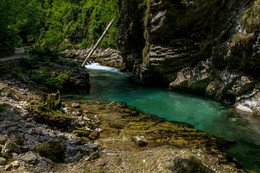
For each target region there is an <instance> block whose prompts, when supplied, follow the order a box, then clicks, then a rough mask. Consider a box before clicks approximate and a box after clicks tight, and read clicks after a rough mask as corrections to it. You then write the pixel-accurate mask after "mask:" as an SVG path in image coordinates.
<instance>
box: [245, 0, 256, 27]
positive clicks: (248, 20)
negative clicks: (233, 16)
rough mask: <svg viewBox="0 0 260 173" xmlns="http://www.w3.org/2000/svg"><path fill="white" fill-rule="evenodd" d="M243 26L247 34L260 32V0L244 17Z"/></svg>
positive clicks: (254, 3)
mask: <svg viewBox="0 0 260 173" xmlns="http://www.w3.org/2000/svg"><path fill="white" fill-rule="evenodd" d="M242 25H243V27H244V28H245V29H246V31H247V32H258V31H259V30H260V0H255V1H254V2H253V4H252V6H251V7H250V8H249V9H248V10H247V12H245V13H244V14H243V15H242Z"/></svg>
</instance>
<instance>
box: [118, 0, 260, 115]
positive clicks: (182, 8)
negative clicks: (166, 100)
mask: <svg viewBox="0 0 260 173" xmlns="http://www.w3.org/2000/svg"><path fill="white" fill-rule="evenodd" d="M259 3H260V2H259V0H255V1H248V0H242V1H226V0H214V1H210V2H209V1H201V0H198V1H197V0H194V1H193V0H191V1H184V0H183V1H182V0H178V1H174V2H172V1H169V0H156V1H154V0H148V1H147V4H146V5H145V6H142V7H140V5H139V1H134V2H133V1H129V0H124V1H121V2H120V13H121V15H122V16H123V17H122V18H120V21H119V28H120V34H119V39H118V43H119V47H120V50H121V53H122V57H123V60H124V62H125V64H126V69H127V70H129V71H131V72H133V73H134V74H136V80H137V81H140V82H142V83H148V84H150V85H160V86H166V87H167V86H168V87H170V88H172V89H177V90H184V91H189V92H196V93H198V92H199V93H202V94H205V95H209V96H211V97H214V98H215V99H217V100H219V101H222V102H224V103H226V104H229V105H233V106H234V108H235V109H236V110H237V111H242V112H247V113H249V114H254V115H257V116H259V114H260V110H259V107H260V106H259V104H260V102H259V71H260V70H259V52H260V47H259V38H260V35H259V20H260V19H259Z"/></svg>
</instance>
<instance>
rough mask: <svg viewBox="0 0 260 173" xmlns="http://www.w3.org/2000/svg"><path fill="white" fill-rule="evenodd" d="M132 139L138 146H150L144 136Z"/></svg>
mask: <svg viewBox="0 0 260 173" xmlns="http://www.w3.org/2000/svg"><path fill="white" fill-rule="evenodd" d="M131 139H132V141H133V142H134V143H135V144H136V145H138V146H146V145H148V142H147V140H146V139H145V137H144V136H133V137H132V138H131Z"/></svg>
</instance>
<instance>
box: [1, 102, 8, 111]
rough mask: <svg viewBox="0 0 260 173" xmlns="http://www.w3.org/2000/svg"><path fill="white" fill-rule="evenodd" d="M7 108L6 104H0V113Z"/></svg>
mask: <svg viewBox="0 0 260 173" xmlns="http://www.w3.org/2000/svg"><path fill="white" fill-rule="evenodd" d="M7 106H9V104H6V103H2V104H0V112H3V110H4V109H5V108H6V107H7Z"/></svg>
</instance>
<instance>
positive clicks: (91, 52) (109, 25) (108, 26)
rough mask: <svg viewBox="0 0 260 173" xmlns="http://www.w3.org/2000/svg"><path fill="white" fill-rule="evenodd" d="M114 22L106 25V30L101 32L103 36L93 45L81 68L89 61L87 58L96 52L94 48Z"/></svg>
mask: <svg viewBox="0 0 260 173" xmlns="http://www.w3.org/2000/svg"><path fill="white" fill-rule="evenodd" d="M113 22H114V19H112V20H111V21H110V23H109V24H108V25H107V28H106V30H105V31H104V32H103V34H102V35H101V37H100V38H99V39H98V41H97V43H96V44H95V46H94V47H93V49H92V50H91V51H90V53H89V54H88V56H87V58H86V59H85V60H84V62H83V63H82V65H81V66H82V67H84V65H85V64H86V62H87V60H88V59H89V57H90V56H91V55H92V54H93V52H94V51H95V50H96V48H97V47H98V45H99V44H100V42H101V41H102V39H103V38H104V37H105V35H106V33H107V31H108V30H109V28H110V27H111V26H112V24H113Z"/></svg>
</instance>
